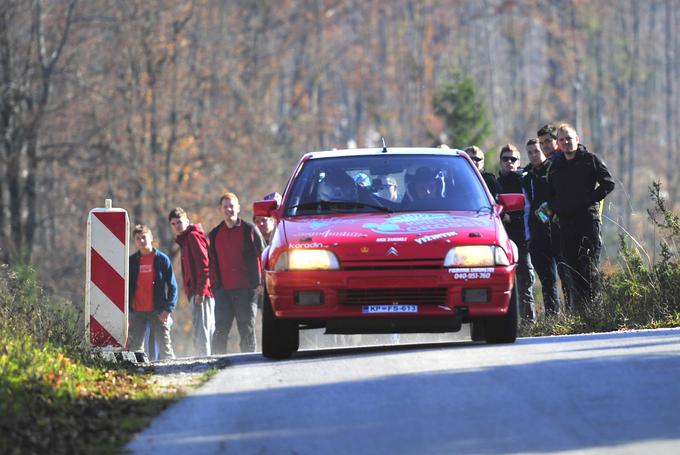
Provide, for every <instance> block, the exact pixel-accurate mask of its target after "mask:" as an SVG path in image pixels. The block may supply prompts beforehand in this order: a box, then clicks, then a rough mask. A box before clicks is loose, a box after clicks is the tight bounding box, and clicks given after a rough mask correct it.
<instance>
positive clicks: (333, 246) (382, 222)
mask: <svg viewBox="0 0 680 455" xmlns="http://www.w3.org/2000/svg"><path fill="white" fill-rule="evenodd" d="M282 227H283V229H284V235H285V241H286V242H287V246H288V248H310V249H311V248H324V249H330V250H332V251H334V252H335V253H336V254H337V255H338V256H339V257H340V259H341V260H345V261H347V260H361V261H365V260H387V259H436V258H443V256H444V255H445V254H446V252H447V251H448V250H449V249H450V248H451V247H452V246H455V245H460V244H466V245H469V244H491V243H494V241H495V239H496V230H497V229H498V226H497V217H496V216H495V215H493V214H489V213H481V214H478V213H475V212H406V213H404V212H400V213H367V214H361V215H357V214H347V215H345V214H338V215H328V216H312V217H295V218H286V219H284V220H282Z"/></svg>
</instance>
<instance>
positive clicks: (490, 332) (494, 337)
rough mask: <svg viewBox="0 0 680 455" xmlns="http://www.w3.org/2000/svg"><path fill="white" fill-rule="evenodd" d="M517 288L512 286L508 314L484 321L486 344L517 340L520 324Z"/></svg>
mask: <svg viewBox="0 0 680 455" xmlns="http://www.w3.org/2000/svg"><path fill="white" fill-rule="evenodd" d="M518 300H519V296H518V295H517V287H516V286H515V285H513V286H512V292H511V293H510V305H509V306H508V312H507V313H506V314H504V315H503V316H495V317H493V318H488V319H485V320H484V331H485V332H486V342H487V343H489V344H500V343H514V342H515V340H516V339H517V325H518V323H519V309H518V305H517V301H518Z"/></svg>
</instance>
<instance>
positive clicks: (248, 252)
mask: <svg viewBox="0 0 680 455" xmlns="http://www.w3.org/2000/svg"><path fill="white" fill-rule="evenodd" d="M240 210H241V207H240V205H239V202H238V197H237V196H236V195H235V194H234V193H224V194H223V195H222V196H221V197H220V212H221V214H222V218H223V221H222V222H221V223H220V224H218V225H217V226H216V227H215V228H214V229H213V230H212V231H210V233H209V234H208V238H209V240H210V247H209V249H208V251H209V254H210V282H211V284H212V288H213V292H214V294H215V334H214V335H213V343H212V353H213V354H225V353H226V351H227V341H228V339H229V331H230V330H231V325H232V323H233V321H234V319H236V325H237V327H238V331H239V336H240V338H241V340H240V348H241V352H253V351H255V348H256V341H255V340H256V338H255V318H256V316H257V295H259V294H260V293H262V284H261V279H260V271H259V261H258V259H259V257H260V254H261V253H262V250H263V249H264V240H263V239H262V235H261V234H260V231H258V230H257V229H255V226H253V225H252V224H250V223H248V222H246V221H244V220H242V219H240V218H239V216H238V215H239V213H240Z"/></svg>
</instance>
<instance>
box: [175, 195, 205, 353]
mask: <svg viewBox="0 0 680 455" xmlns="http://www.w3.org/2000/svg"><path fill="white" fill-rule="evenodd" d="M168 221H169V222H170V226H172V230H173V231H174V233H175V235H176V236H177V237H176V238H175V242H177V244H178V245H179V247H180V255H181V260H182V281H183V283H184V292H185V293H186V295H187V298H188V299H189V305H191V324H192V327H191V339H192V342H193V346H194V351H195V354H196V355H199V356H207V355H210V345H211V343H212V336H213V333H214V332H215V299H214V298H213V294H212V290H211V289H210V267H209V264H210V261H209V258H208V239H206V237H205V232H204V231H203V227H202V226H201V225H200V224H191V223H190V222H189V217H188V216H187V212H185V211H184V209H182V208H181V207H175V208H174V209H172V210H171V211H170V214H169V215H168Z"/></svg>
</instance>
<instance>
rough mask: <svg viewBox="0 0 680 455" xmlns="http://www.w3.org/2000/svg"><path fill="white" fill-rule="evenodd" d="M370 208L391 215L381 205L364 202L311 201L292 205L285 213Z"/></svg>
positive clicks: (389, 211) (388, 210)
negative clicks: (318, 209) (317, 209)
mask: <svg viewBox="0 0 680 455" xmlns="http://www.w3.org/2000/svg"><path fill="white" fill-rule="evenodd" d="M364 207H366V208H371V209H375V210H378V211H380V212H386V213H392V210H390V209H388V208H387V207H383V206H381V205H374V204H366V203H364V202H357V201H313V202H305V203H303V204H298V205H293V206H291V207H288V209H287V211H291V210H295V209H297V210H311V209H316V208H321V209H324V210H335V209H342V208H364Z"/></svg>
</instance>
